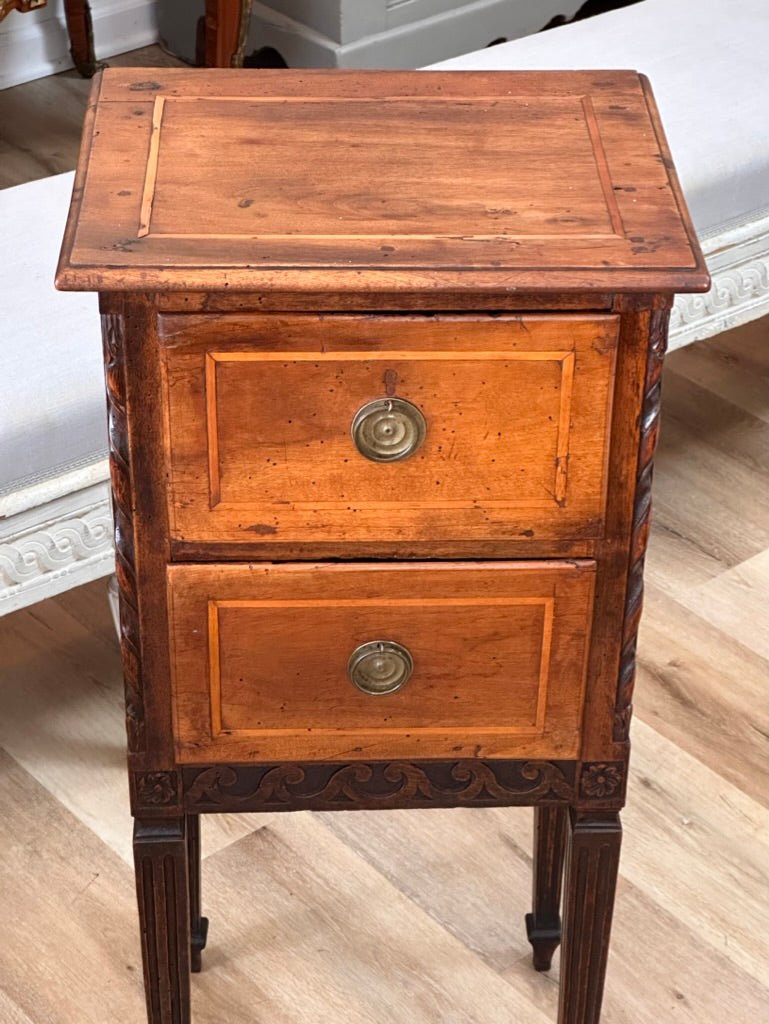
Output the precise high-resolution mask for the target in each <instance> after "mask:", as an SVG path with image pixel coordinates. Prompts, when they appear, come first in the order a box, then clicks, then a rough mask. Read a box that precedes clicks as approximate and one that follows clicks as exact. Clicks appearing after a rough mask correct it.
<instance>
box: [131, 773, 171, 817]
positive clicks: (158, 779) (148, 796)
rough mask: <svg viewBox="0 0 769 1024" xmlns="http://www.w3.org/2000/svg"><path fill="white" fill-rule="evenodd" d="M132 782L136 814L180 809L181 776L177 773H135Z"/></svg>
mask: <svg viewBox="0 0 769 1024" xmlns="http://www.w3.org/2000/svg"><path fill="white" fill-rule="evenodd" d="M131 782H132V786H133V790H134V793H133V805H134V809H135V813H137V814H141V813H147V812H152V811H156V810H159V809H162V810H166V811H167V810H169V809H176V808H178V806H179V776H178V774H177V772H174V771H170V772H169V771H157V772H133V773H132V774H131Z"/></svg>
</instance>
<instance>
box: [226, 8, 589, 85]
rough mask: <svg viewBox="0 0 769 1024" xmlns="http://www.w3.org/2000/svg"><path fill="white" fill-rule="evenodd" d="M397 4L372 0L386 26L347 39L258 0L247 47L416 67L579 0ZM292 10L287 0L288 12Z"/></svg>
mask: <svg viewBox="0 0 769 1024" xmlns="http://www.w3.org/2000/svg"><path fill="white" fill-rule="evenodd" d="M363 6H364V5H363V3H361V7H363ZM398 6H399V5H397V4H390V5H388V4H386V2H385V0H376V2H375V3H374V0H366V4H365V9H368V8H375V9H376V10H380V11H381V16H380V17H379V18H377V17H376V16H374V17H372V18H370V19H369V21H370V24H371V25H372V26H373V25H376V24H377V23H379V24H380V28H379V29H378V30H376V31H374V32H372V33H371V34H366V35H361V36H360V37H359V38H354V39H349V40H348V41H347V42H344V43H341V42H338V41H337V40H336V39H333V38H329V37H328V36H326V35H324V34H323V33H322V32H319V31H318V30H317V29H315V28H311V27H309V26H308V25H306V24H304V23H303V22H301V21H295V20H293V19H292V18H291V17H289V16H287V15H286V14H284V13H283V12H282V11H280V10H276V9H275V8H274V7H272V6H270V3H269V0H267V2H264V3H261V2H259V0H257V2H255V3H254V6H253V13H252V16H251V26H250V31H249V36H248V42H247V44H246V53H247V54H249V53H251V52H252V50H255V49H259V48H260V47H262V46H269V47H273V48H274V49H276V50H277V51H278V53H280V55H281V56H282V57H283V59H284V60H285V61H286V63H287V64H288V66H289V67H338V68H417V67H422V66H423V65H425V64H432V63H434V62H435V61H439V60H446V59H448V58H449V57H455V56H459V55H460V54H461V53H467V52H470V51H472V50H477V49H482V48H483V47H484V46H488V44H489V43H490V42H492V41H493V40H494V39H498V38H500V37H501V38H504V39H517V38H519V37H520V36H523V35H528V34H529V33H531V32H537V31H539V30H540V29H541V28H543V27H544V25H545V24H546V22H548V21H549V20H550V19H551V18H552V17H553V16H554V15H556V14H568V15H571V14H574V12H575V11H576V10H577V9H578V8H579V7H580V6H581V0H537V3H536V4H532V3H529V2H527V0H517V2H514V0H464V2H462V3H459V2H457V4H455V5H452V6H451V7H449V8H445V7H444V8H442V9H438V10H435V9H434V6H433V5H431V4H427V5H419V7H418V8H415V9H414V10H415V12H416V11H419V12H422V13H423V16H421V17H418V18H417V20H411V18H410V16H409V11H410V9H411V5H408V6H407V7H404V10H403V11H402V12H401V16H400V17H395V16H394V11H395V10H396V9H397V7H398ZM388 7H389V10H388ZM293 8H294V5H289V9H290V10H293ZM332 9H333V10H336V11H339V9H340V4H339V0H335V2H334V3H333V5H328V7H327V11H329V12H330V11H331V10H332ZM300 10H301V8H300ZM427 12H432V13H427ZM388 13H389V17H388ZM356 15H357V18H358V19H359V21H360V23H361V24H364V23H365V22H366V18H365V17H363V13H362V11H357V12H356ZM317 17H318V16H317V15H316V18H317ZM347 17H349V15H347ZM314 20H315V19H314ZM382 23H384V25H385V27H384V28H382V27H381V24H382Z"/></svg>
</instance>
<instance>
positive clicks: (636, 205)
mask: <svg viewBox="0 0 769 1024" xmlns="http://www.w3.org/2000/svg"><path fill="white" fill-rule="evenodd" d="M92 101H93V103H94V104H96V103H97V102H98V103H99V104H100V106H99V110H98V112H97V114H96V117H95V121H94V123H93V125H92V126H91V125H89V127H88V130H87V132H86V135H85V138H84V148H83V150H82V153H81V163H80V169H79V172H78V179H77V182H76V186H75V202H74V205H73V214H72V218H73V220H72V222H71V226H72V228H73V230H72V231H70V232H69V233H68V236H67V241H66V243H65V248H64V251H63V254H62V261H61V264H60V269H59V276H58V284H59V287H62V288H72V289H86V290H101V291H107V290H119V289H133V290H167V289H190V290H195V289H210V290H221V289H230V288H232V289H241V290H251V291H255V292H260V291H267V290H279V291H281V292H283V293H290V292H292V291H300V292H302V293H306V292H308V291H312V292H335V293H336V292H340V293H343V292H350V291H353V292H363V293H365V292H369V291H372V290H376V289H379V288H382V287H384V289H385V290H389V291H395V292H398V291H400V292H403V291H406V292H412V293H421V292H429V291H431V290H434V289H436V288H444V289H445V288H448V287H454V288H457V289H459V290H464V289H470V290H471V291H473V292H476V293H482V292H484V291H488V290H502V291H504V292H510V291H513V290H520V289H528V290H531V291H533V292H537V291H559V290H565V291H582V290H588V291H591V290H596V291H601V290H606V289H610V290H613V291H646V292H651V291H662V292H673V291H676V290H678V291H686V290H694V291H697V290H703V289H705V288H706V287H707V283H708V281H707V272H706V270H705V266H704V262H703V259H702V255H701V253H700V251H699V246H698V243H697V240H696V236H695V235H694V232H693V231H692V229H691V224H690V222H689V217H688V214H687V212H686V208H685V204H684V201H683V198H682V196H681V192H680V188H679V186H678V183H677V181H676V178H675V173H674V171H673V168H672V163H671V161H670V157H669V154H668V152H667V147H666V143H665V140H664V136H663V134H662V129H661V127H660V124H659V119H658V116H657V114H656V110H655V108H654V104H653V100H652V99H651V94H650V91H649V88H648V83H646V82H645V81H644V80H643V79H642V78H641V77H639V75H638V74H637V73H636V72H632V71H602V72H589V71H587V72H549V73H539V72H491V73H488V72H390V73H388V74H387V75H386V76H382V75H380V74H378V73H372V72H366V71H341V72H340V71H263V70H260V71H258V72H250V71H237V72H235V73H233V72H231V71H227V70H217V71H216V72H208V71H187V70H183V69H178V70H176V69H161V68H158V69H155V71H154V72H153V73H148V72H147V71H146V70H144V69H141V70H136V71H127V70H123V69H109V70H107V71H106V72H105V73H104V74H103V76H102V78H101V80H100V81H98V82H97V83H96V85H95V87H94V92H93V95H92ZM193 165H194V167H195V173H194V174H190V173H189V168H190V167H191V166H193ZM222 181H226V182H227V187H226V188H224V189H222V188H221V187H220V184H221V182H222ZM75 218H77V229H76V230H75V229H74V219H75ZM385 278H386V279H385Z"/></svg>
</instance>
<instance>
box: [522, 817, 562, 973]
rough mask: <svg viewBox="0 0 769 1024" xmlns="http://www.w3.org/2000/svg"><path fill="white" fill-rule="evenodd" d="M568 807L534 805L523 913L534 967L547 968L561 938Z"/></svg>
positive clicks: (538, 968) (546, 969) (537, 968)
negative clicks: (527, 907) (528, 902)
mask: <svg viewBox="0 0 769 1024" xmlns="http://www.w3.org/2000/svg"><path fill="white" fill-rule="evenodd" d="M568 815H569V809H568V807H566V806H548V805H547V804H543V805H542V806H541V807H535V808H534V879H533V893H532V912H531V913H530V914H527V915H526V933H527V935H528V937H529V942H530V943H531V945H532V948H533V962H534V969H535V970H536V971H549V970H550V965H551V964H552V962H553V953H555V951H556V949H557V948H558V944H559V943H560V941H561V913H560V910H561V881H562V878H563V857H564V851H565V843H566V828H567V819H568Z"/></svg>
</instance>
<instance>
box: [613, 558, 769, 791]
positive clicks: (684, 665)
mask: <svg viewBox="0 0 769 1024" xmlns="http://www.w3.org/2000/svg"><path fill="white" fill-rule="evenodd" d="M733 571H736V570H733ZM721 578H722V577H717V578H716V580H714V581H713V584H715V583H717V582H718V580H719V579H721ZM713 584H709V585H713ZM692 607H694V603H693V604H692ZM766 680H767V662H766V660H765V659H764V658H762V657H760V656H759V655H757V654H756V653H755V652H754V651H752V650H751V649H750V648H749V647H746V646H744V645H742V644H741V643H739V641H738V640H735V639H733V638H732V637H731V636H730V635H729V634H728V633H727V632H724V631H721V630H719V629H717V628H716V627H714V626H713V625H712V624H711V623H709V622H707V621H706V620H705V619H703V618H701V617H700V616H699V615H697V614H695V612H694V611H692V610H690V609H689V608H686V607H684V606H683V605H682V604H680V603H679V602H678V601H676V600H674V599H673V598H672V597H671V596H670V595H669V594H667V593H665V592H664V591H662V590H660V589H659V587H657V586H656V585H654V584H647V587H646V594H645V615H644V618H643V620H642V622H641V630H640V634H639V641H638V679H637V682H636V692H635V697H634V704H635V712H636V717H637V718H638V719H643V721H645V722H646V723H647V724H648V725H650V726H652V727H653V728H654V729H656V730H657V732H659V733H661V734H662V735H663V736H665V737H666V738H667V739H669V740H671V741H672V742H673V743H675V744H676V745H678V746H680V747H681V749H682V750H685V751H687V752H688V753H689V754H691V755H693V756H694V757H696V758H698V759H699V760H700V761H702V762H703V763H704V764H706V765H707V766H708V767H709V768H710V769H712V770H713V771H715V772H717V773H718V774H719V775H722V776H723V777H724V778H725V779H728V780H729V781H730V782H731V783H732V784H733V785H735V786H737V787H738V788H739V789H742V790H743V791H744V792H745V793H747V794H748V795H749V796H751V797H753V799H755V800H757V801H759V802H760V803H764V804H765V803H766V802H767V786H768V785H769V762H768V761H767V756H766V737H767V730H768V729H769V724H768V722H767V706H766ZM634 767H635V765H634V763H633V762H632V761H631V771H632V770H633V768H634Z"/></svg>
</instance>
